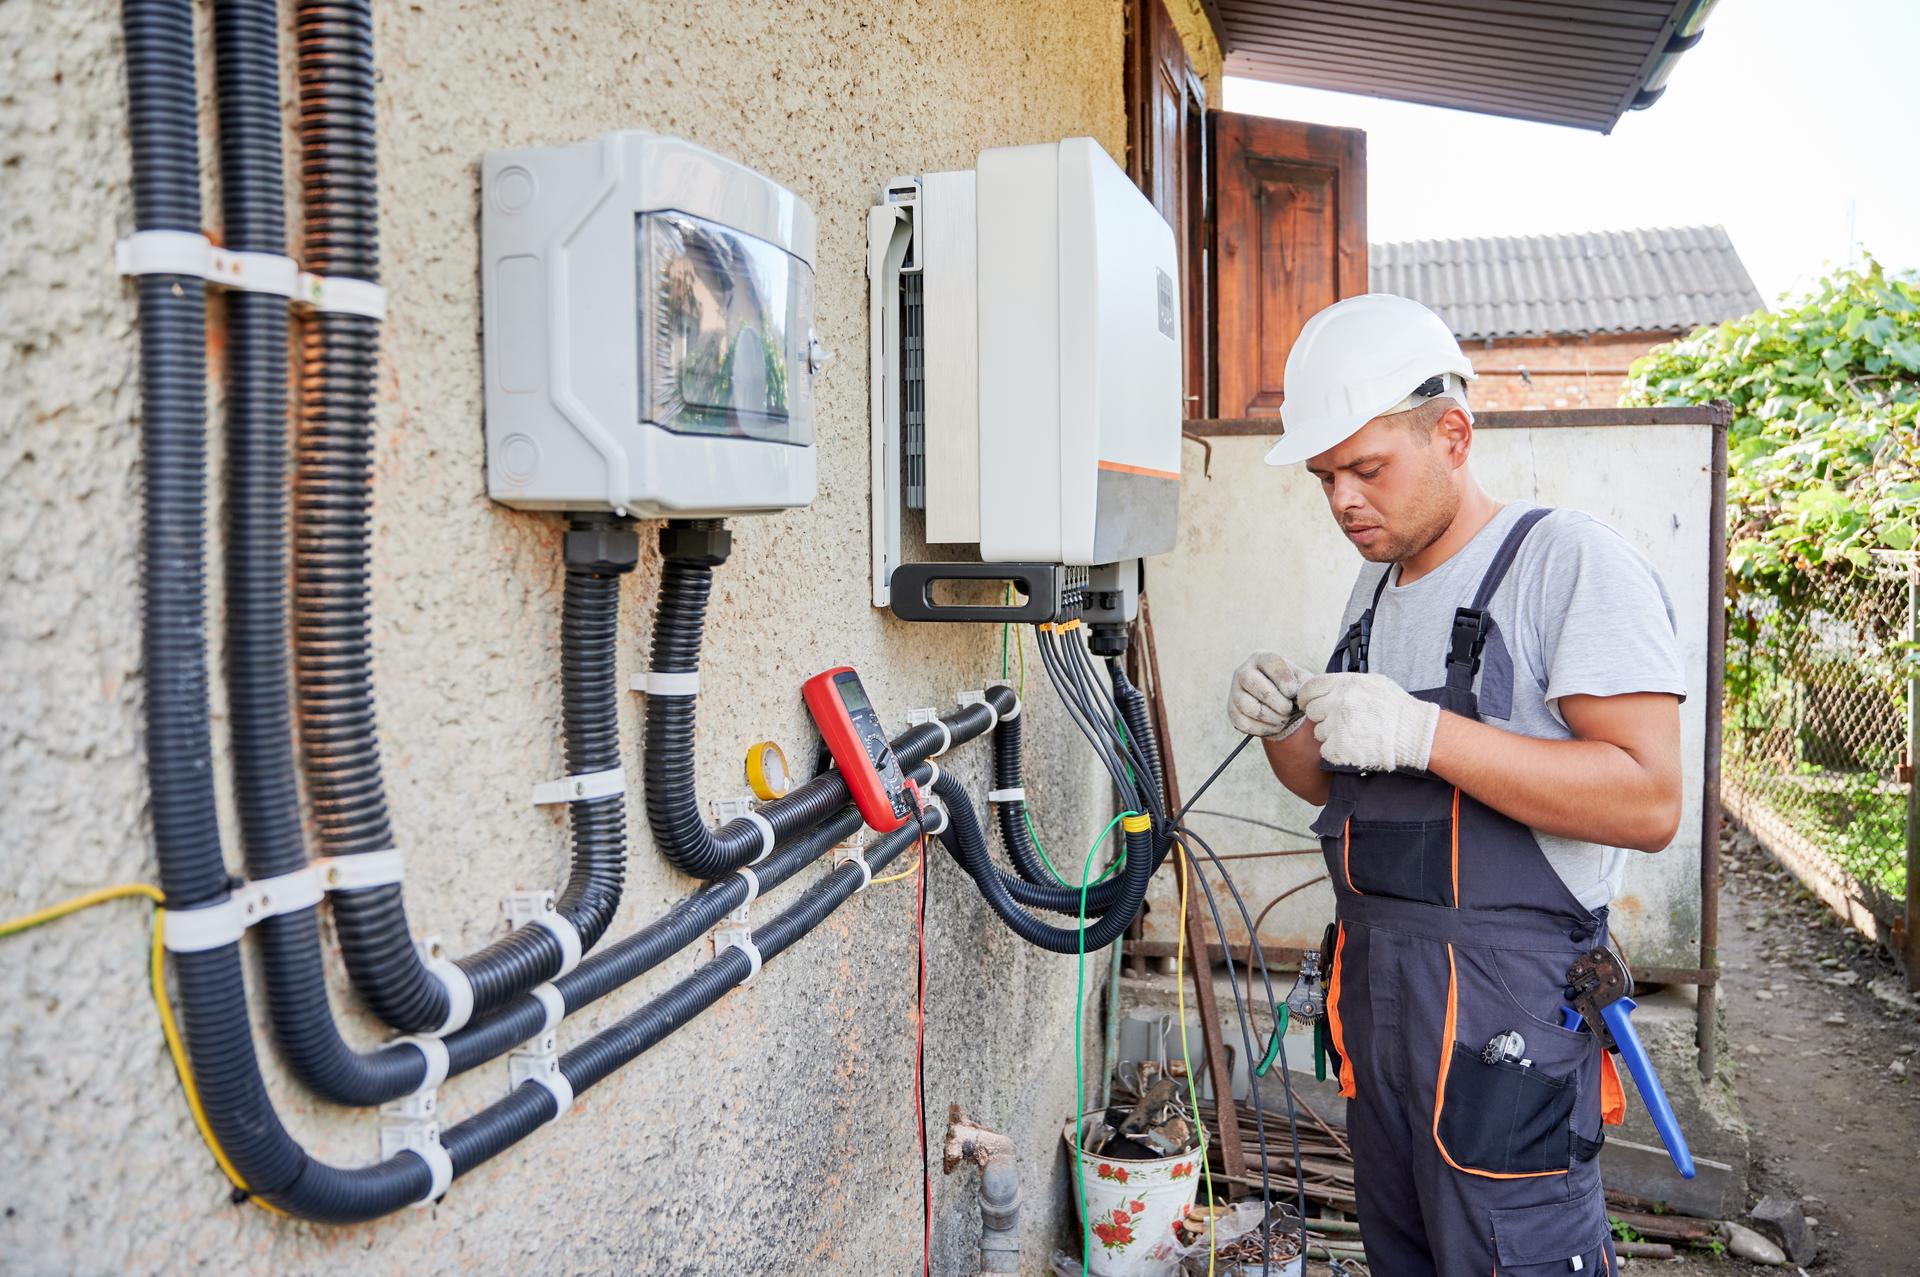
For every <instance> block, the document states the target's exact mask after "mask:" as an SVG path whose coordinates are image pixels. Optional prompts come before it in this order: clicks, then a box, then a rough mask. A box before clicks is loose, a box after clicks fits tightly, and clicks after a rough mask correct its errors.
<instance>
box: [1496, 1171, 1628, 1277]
mask: <svg viewBox="0 0 1920 1277" xmlns="http://www.w3.org/2000/svg"><path fill="white" fill-rule="evenodd" d="M1488 1214H1489V1215H1490V1216H1491V1217H1492V1222H1493V1244H1494V1255H1495V1257H1496V1258H1497V1259H1498V1261H1499V1263H1498V1265H1497V1271H1498V1272H1499V1273H1500V1274H1501V1277H1547V1275H1548V1274H1554V1277H1566V1274H1570V1273H1580V1272H1586V1273H1596V1274H1599V1275H1600V1277H1606V1275H1607V1273H1608V1271H1609V1269H1610V1268H1611V1265H1610V1264H1609V1263H1608V1262H1607V1259H1606V1255H1607V1250H1606V1246H1607V1204H1606V1199H1605V1198H1604V1197H1602V1196H1601V1190H1600V1188H1599V1187H1598V1186H1597V1185H1596V1186H1595V1187H1594V1188H1593V1189H1592V1191H1590V1192H1588V1193H1585V1194H1583V1195H1581V1196H1579V1197H1576V1198H1573V1199H1571V1200H1569V1201H1561V1202H1549V1203H1546V1204H1544V1205H1540V1206H1516V1207H1511V1208H1509V1209H1506V1210H1494V1211H1489V1212H1488Z"/></svg>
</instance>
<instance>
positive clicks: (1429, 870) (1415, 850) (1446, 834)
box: [1341, 820, 1454, 909]
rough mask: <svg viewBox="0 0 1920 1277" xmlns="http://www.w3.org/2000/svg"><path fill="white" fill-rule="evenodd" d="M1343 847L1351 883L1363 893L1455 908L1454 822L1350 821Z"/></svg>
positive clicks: (1345, 869)
mask: <svg viewBox="0 0 1920 1277" xmlns="http://www.w3.org/2000/svg"><path fill="white" fill-rule="evenodd" d="M1343 844H1344V845H1343V847H1342V851H1341V856H1342V861H1343V866H1344V871H1345V873H1346V876H1347V884H1348V885H1349V886H1351V887H1352V888H1353V889H1354V890H1355V891H1357V892H1359V893H1360V894H1362V895H1367V896H1392V897H1394V898H1395V899H1398V900H1418V901H1420V902H1422V903H1423V904H1430V905H1440V906H1443V907H1445V908H1449V909H1450V908H1452V907H1453V903H1454V891H1453V876H1454V866H1453V821H1451V820H1367V821H1361V820H1355V821H1350V822H1349V823H1348V824H1347V827H1346V830H1345V833H1344V835H1343Z"/></svg>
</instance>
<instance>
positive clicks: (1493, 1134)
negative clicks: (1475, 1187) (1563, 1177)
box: [1437, 1042, 1577, 1175]
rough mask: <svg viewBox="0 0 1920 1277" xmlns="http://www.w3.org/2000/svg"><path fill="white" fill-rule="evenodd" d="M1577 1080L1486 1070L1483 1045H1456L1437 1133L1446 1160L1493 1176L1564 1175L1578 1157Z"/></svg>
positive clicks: (1538, 1071) (1504, 1064)
mask: <svg viewBox="0 0 1920 1277" xmlns="http://www.w3.org/2000/svg"><path fill="white" fill-rule="evenodd" d="M1576 1095H1577V1092H1576V1090H1575V1087H1574V1083H1573V1079H1571V1078H1556V1077H1553V1076H1551V1075H1549V1074H1548V1073H1547V1072H1546V1071H1545V1070H1544V1069H1542V1068H1540V1067H1538V1066H1537V1065H1523V1064H1517V1063H1510V1062H1508V1061H1504V1060H1500V1061H1496V1062H1494V1063H1492V1064H1488V1063H1486V1062H1485V1061H1483V1060H1482V1059H1481V1058H1480V1050H1479V1048H1477V1047H1470V1046H1466V1045H1464V1044H1462V1043H1459V1042H1455V1043H1453V1059H1452V1061H1451V1062H1450V1064H1449V1065H1448V1067H1447V1079H1446V1088H1445V1090H1444V1092H1443V1093H1442V1095H1441V1108H1440V1120H1439V1124H1438V1127H1437V1133H1438V1135H1439V1137H1440V1144H1441V1147H1442V1148H1443V1149H1444V1150H1445V1151H1446V1154H1447V1158H1448V1160H1449V1161H1451V1162H1453V1163H1454V1164H1455V1165H1456V1166H1458V1167H1459V1168H1460V1169H1462V1170H1468V1171H1481V1172H1484V1173H1486V1174H1489V1175H1546V1174H1553V1173H1555V1172H1561V1171H1565V1170H1566V1169H1567V1167H1568V1165H1569V1164H1570V1160H1571V1156H1572V1147H1573V1146H1572V1141H1571V1139H1570V1138H1569V1137H1570V1135H1571V1131H1572V1128H1571V1127H1570V1126H1569V1122H1570V1120H1571V1119H1572V1117H1573V1102H1574V1099H1575V1098H1576Z"/></svg>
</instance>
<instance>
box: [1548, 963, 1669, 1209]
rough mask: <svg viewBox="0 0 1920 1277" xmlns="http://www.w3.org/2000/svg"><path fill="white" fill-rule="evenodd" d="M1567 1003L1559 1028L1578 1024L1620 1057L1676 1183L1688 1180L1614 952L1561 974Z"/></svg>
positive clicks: (1629, 980)
mask: <svg viewBox="0 0 1920 1277" xmlns="http://www.w3.org/2000/svg"><path fill="white" fill-rule="evenodd" d="M1566 994H1567V1001H1568V1003H1569V1005H1567V1006H1564V1007H1562V1008H1560V1016H1561V1022H1562V1025H1563V1026H1564V1027H1566V1028H1569V1029H1578V1028H1579V1027H1580V1024H1581V1022H1582V1021H1585V1022H1586V1025H1587V1027H1588V1028H1590V1029H1591V1030H1593V1032H1594V1034H1595V1035H1596V1036H1598V1037H1599V1039H1600V1043H1601V1045H1602V1046H1603V1047H1606V1048H1608V1049H1611V1050H1615V1051H1618V1052H1619V1053H1620V1059H1621V1062H1622V1063H1624V1064H1625V1065H1626V1066H1627V1072H1628V1073H1631V1074H1632V1075H1633V1084H1634V1086H1635V1087H1636V1088H1637V1089H1638V1090H1639V1092H1640V1098H1641V1100H1642V1101H1643V1102H1645V1104H1646V1106H1647V1114H1648V1116H1650V1117H1651V1118H1652V1119H1653V1129H1654V1130H1656V1131H1658V1132H1659V1133H1660V1139H1661V1142H1662V1143H1664V1144H1665V1145H1666V1146H1667V1155H1668V1156H1669V1157H1671V1158H1672V1159H1673V1165H1674V1169H1676V1170H1678V1171H1679V1172H1680V1177H1681V1178H1682V1179H1692V1178H1693V1152H1692V1150H1691V1149H1689V1148H1688V1147H1687V1137H1686V1133H1685V1132H1683V1131H1682V1130H1681V1129H1680V1120H1679V1119H1678V1118H1676V1117H1675V1116H1674V1114H1673V1105H1672V1104H1671V1103H1670V1102H1669V1101H1668V1100H1667V1091H1666V1088H1665V1087H1663V1086H1661V1085H1660V1078H1659V1076H1658V1075H1657V1074H1655V1073H1654V1071H1653V1061H1652V1060H1651V1059H1650V1058H1648V1056H1647V1048H1646V1047H1645V1046H1644V1045H1643V1044H1642V1043H1641V1041H1640V1035H1639V1033H1637V1032H1635V1030H1634V1027H1633V1021H1632V1019H1631V1018H1629V1017H1630V1016H1631V1015H1632V1014H1633V1009H1634V1006H1635V1005H1636V1004H1635V1002H1634V1000H1633V976H1632V975H1630V974H1628V972H1627V965H1626V963H1624V962H1622V961H1621V960H1620V957H1619V955H1618V954H1616V953H1614V951H1613V950H1611V949H1608V948H1606V947H1604V946H1602V947H1600V948H1596V949H1591V950H1589V951H1588V952H1586V953H1584V954H1582V955H1581V956H1580V958H1579V959H1578V960H1577V961H1575V962H1574V964H1573V966H1572V967H1570V968H1568V970H1567V989H1566Z"/></svg>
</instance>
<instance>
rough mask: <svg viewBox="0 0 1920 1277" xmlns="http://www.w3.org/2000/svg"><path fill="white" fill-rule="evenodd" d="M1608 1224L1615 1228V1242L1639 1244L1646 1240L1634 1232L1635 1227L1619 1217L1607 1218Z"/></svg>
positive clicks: (1611, 1216) (1610, 1216)
mask: <svg viewBox="0 0 1920 1277" xmlns="http://www.w3.org/2000/svg"><path fill="white" fill-rule="evenodd" d="M1607 1223H1608V1224H1610V1225H1612V1226H1613V1240H1615V1241H1617V1242H1637V1241H1644V1240H1645V1239H1644V1238H1642V1237H1641V1236H1640V1234H1639V1233H1637V1232H1635V1231H1634V1230H1633V1226H1632V1225H1631V1224H1629V1223H1627V1222H1626V1221H1625V1220H1624V1219H1621V1218H1620V1217H1619V1216H1618V1215H1609V1216H1607Z"/></svg>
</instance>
